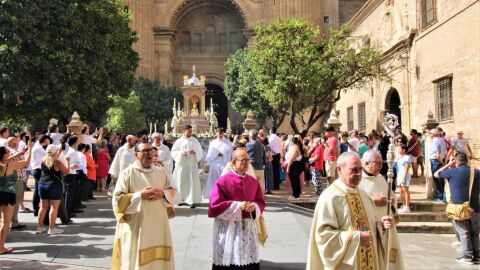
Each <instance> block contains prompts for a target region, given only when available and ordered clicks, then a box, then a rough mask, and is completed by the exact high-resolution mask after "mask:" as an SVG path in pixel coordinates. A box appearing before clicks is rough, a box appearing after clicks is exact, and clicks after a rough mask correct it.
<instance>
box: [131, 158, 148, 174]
mask: <svg viewBox="0 0 480 270" xmlns="http://www.w3.org/2000/svg"><path fill="white" fill-rule="evenodd" d="M132 166H133V167H134V168H135V169H137V170H139V171H142V172H144V173H151V172H153V166H152V165H150V167H148V168H145V167H143V165H142V164H141V163H140V162H139V161H138V160H136V161H135V162H134V163H133V164H132Z"/></svg>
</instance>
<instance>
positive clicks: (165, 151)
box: [152, 132, 173, 173]
mask: <svg viewBox="0 0 480 270" xmlns="http://www.w3.org/2000/svg"><path fill="white" fill-rule="evenodd" d="M152 137H153V142H152V146H153V147H155V148H157V150H158V162H159V163H160V164H161V165H162V166H163V167H165V168H166V169H167V170H168V171H170V173H172V172H173V157H172V153H171V152H170V148H168V146H166V145H165V144H163V135H162V134H160V133H157V132H155V133H153V135H152Z"/></svg>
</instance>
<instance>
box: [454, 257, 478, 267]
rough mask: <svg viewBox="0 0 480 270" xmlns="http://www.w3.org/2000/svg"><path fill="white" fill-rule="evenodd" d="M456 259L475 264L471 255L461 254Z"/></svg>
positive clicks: (460, 261)
mask: <svg viewBox="0 0 480 270" xmlns="http://www.w3.org/2000/svg"><path fill="white" fill-rule="evenodd" d="M456 260H457V262H459V263H464V264H470V265H471V264H475V263H474V261H473V259H472V257H470V256H460V257H458V258H457V259H456Z"/></svg>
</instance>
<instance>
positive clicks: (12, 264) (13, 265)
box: [0, 260, 69, 270]
mask: <svg viewBox="0 0 480 270" xmlns="http://www.w3.org/2000/svg"><path fill="white" fill-rule="evenodd" d="M66 268H69V267H68V266H65V265H55V264H46V263H42V262H39V261H21V262H19V261H12V260H2V261H1V262H0V269H16V270H17V269H18V270H20V269H22V270H23V269H25V270H27V269H28V270H31V269H47V270H48V269H66Z"/></svg>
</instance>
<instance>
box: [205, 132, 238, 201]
mask: <svg viewBox="0 0 480 270" xmlns="http://www.w3.org/2000/svg"><path fill="white" fill-rule="evenodd" d="M232 152H233V145H232V142H230V140H229V139H227V138H226V137H225V134H224V131H223V128H218V129H217V138H216V139H215V140H213V141H211V142H210V145H209V146H208V152H207V156H206V158H205V161H206V162H207V164H208V177H207V182H206V184H205V187H204V189H203V197H205V198H210V192H211V191H212V187H213V185H214V184H215V181H217V179H218V178H219V177H220V176H221V175H222V171H223V169H224V168H225V166H226V165H227V163H228V162H230V161H231V160H232Z"/></svg>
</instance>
